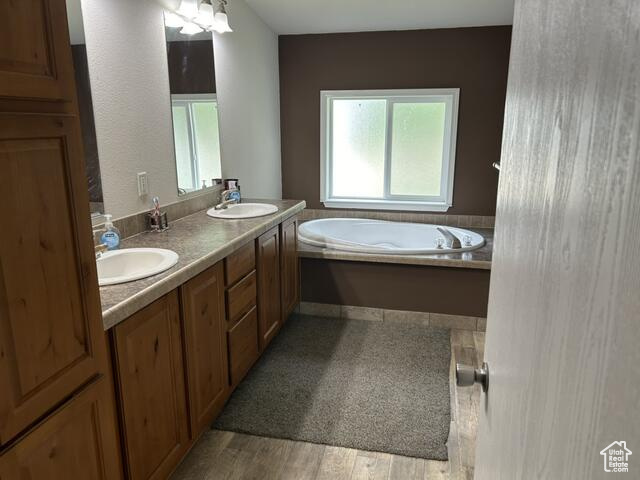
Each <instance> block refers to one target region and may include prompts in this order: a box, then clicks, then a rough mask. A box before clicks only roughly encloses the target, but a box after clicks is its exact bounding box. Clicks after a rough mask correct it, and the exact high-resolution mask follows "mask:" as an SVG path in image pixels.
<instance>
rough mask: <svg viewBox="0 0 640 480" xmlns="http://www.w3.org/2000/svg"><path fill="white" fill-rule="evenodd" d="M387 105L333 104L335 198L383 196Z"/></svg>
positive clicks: (370, 102) (365, 102)
mask: <svg viewBox="0 0 640 480" xmlns="http://www.w3.org/2000/svg"><path fill="white" fill-rule="evenodd" d="M385 117H386V103H385V101H384V100H336V101H335V102H334V104H333V125H332V134H331V137H332V139H333V143H332V147H331V148H332V149H333V159H334V162H333V175H332V177H333V180H332V185H333V190H332V193H333V195H334V196H337V197H354V198H367V197H369V198H375V197H380V196H381V195H383V193H384V147H385V123H386V119H385Z"/></svg>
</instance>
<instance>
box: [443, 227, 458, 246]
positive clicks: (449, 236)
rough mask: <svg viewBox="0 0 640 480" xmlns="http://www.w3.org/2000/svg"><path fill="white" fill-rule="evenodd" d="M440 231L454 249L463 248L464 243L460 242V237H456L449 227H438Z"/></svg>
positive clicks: (448, 244)
mask: <svg viewBox="0 0 640 480" xmlns="http://www.w3.org/2000/svg"><path fill="white" fill-rule="evenodd" d="M438 231H439V232H440V233H441V234H442V236H443V237H444V238H445V241H446V244H447V247H448V248H451V249H453V250H457V249H459V248H462V244H461V243H460V240H458V237H456V236H455V235H454V234H453V233H451V232H450V231H449V229H448V228H446V227H438Z"/></svg>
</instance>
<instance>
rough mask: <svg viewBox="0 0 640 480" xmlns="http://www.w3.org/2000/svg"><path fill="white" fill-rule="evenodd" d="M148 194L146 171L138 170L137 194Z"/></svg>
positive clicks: (142, 195)
mask: <svg viewBox="0 0 640 480" xmlns="http://www.w3.org/2000/svg"><path fill="white" fill-rule="evenodd" d="M148 194H149V179H148V178H147V172H138V196H139V197H144V196H145V195H148Z"/></svg>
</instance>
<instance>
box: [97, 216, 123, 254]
mask: <svg viewBox="0 0 640 480" xmlns="http://www.w3.org/2000/svg"><path fill="white" fill-rule="evenodd" d="M111 217H112V216H111V215H105V216H104V218H105V221H104V229H105V232H104V233H103V234H102V236H101V237H100V241H101V242H102V243H103V244H105V245H106V246H107V250H116V249H117V248H118V247H119V246H120V230H118V229H117V228H116V227H114V226H113V222H112V221H111Z"/></svg>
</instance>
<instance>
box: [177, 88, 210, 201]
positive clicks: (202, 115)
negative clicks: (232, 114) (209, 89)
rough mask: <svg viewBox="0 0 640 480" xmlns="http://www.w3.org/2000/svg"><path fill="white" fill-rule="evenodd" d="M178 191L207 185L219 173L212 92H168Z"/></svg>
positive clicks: (181, 191)
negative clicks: (171, 93) (171, 115)
mask: <svg viewBox="0 0 640 480" xmlns="http://www.w3.org/2000/svg"><path fill="white" fill-rule="evenodd" d="M171 106H172V108H171V110H172V114H173V138H174V143H175V151H176V171H177V176H178V192H179V193H186V192H191V191H194V190H198V189H201V188H202V187H203V185H205V186H211V185H212V180H213V179H214V178H220V177H222V174H221V162H220V135H219V129H218V103H217V101H216V96H215V94H175V95H171Z"/></svg>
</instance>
